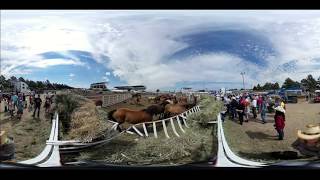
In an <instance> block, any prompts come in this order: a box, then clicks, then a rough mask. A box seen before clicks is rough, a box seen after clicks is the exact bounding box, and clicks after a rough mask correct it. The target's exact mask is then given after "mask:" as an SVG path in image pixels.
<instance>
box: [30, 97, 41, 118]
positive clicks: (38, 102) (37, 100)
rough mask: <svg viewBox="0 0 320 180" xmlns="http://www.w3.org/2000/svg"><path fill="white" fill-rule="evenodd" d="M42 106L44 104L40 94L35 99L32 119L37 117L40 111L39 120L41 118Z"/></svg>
mask: <svg viewBox="0 0 320 180" xmlns="http://www.w3.org/2000/svg"><path fill="white" fill-rule="evenodd" d="M41 104H42V100H41V98H40V94H38V95H37V96H36V98H35V99H34V111H33V115H32V117H35V114H36V111H37V110H38V118H39V115H40V107H41Z"/></svg>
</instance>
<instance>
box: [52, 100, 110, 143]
mask: <svg viewBox="0 0 320 180" xmlns="http://www.w3.org/2000/svg"><path fill="white" fill-rule="evenodd" d="M58 96H62V97H61V99H63V101H61V102H60V104H58V105H57V106H60V107H58V108H57V109H58V110H60V112H64V111H65V110H61V109H62V108H64V107H66V106H69V107H70V105H68V104H69V103H70V104H72V108H69V109H70V111H69V112H68V113H70V115H69V116H70V121H67V123H69V126H70V127H69V128H68V131H67V133H65V134H64V135H63V139H73V140H80V141H82V142H91V141H92V140H93V139H95V138H97V137H99V136H101V135H103V133H104V132H105V131H106V130H107V129H108V127H109V126H108V125H107V122H106V121H104V120H103V119H102V118H100V117H99V112H98V107H96V106H95V104H94V102H93V101H91V100H89V99H86V98H84V97H83V96H80V95H74V94H61V95H58ZM66 96H67V97H68V98H69V100H66V99H65V97H66ZM74 102H76V103H74ZM67 109H68V108H67ZM64 118H65V117H64ZM62 120H63V119H62Z"/></svg>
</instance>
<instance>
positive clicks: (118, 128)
mask: <svg viewBox="0 0 320 180" xmlns="http://www.w3.org/2000/svg"><path fill="white" fill-rule="evenodd" d="M121 124H122V123H118V125H117V130H118V131H119V132H122V129H121V127H120V125H121Z"/></svg>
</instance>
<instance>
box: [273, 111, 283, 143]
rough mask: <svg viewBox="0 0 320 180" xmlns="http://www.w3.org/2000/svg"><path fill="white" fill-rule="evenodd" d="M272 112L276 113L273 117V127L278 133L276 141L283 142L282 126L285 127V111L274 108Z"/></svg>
mask: <svg viewBox="0 0 320 180" xmlns="http://www.w3.org/2000/svg"><path fill="white" fill-rule="evenodd" d="M274 110H275V111H276V113H275V115H274V122H275V124H274V127H275V129H276V130H277V132H278V139H279V140H283V137H284V132H283V129H284V126H285V123H284V122H285V112H286V111H285V109H284V108H283V107H282V106H277V107H276V108H274Z"/></svg>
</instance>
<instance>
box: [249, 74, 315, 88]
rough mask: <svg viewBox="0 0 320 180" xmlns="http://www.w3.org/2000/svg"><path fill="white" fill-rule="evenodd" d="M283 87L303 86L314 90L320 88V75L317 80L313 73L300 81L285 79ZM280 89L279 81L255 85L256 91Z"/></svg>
mask: <svg viewBox="0 0 320 180" xmlns="http://www.w3.org/2000/svg"><path fill="white" fill-rule="evenodd" d="M281 88H285V89H287V88H302V89H304V90H306V91H310V92H313V91H315V90H316V89H320V76H319V77H318V79H317V80H316V79H315V78H313V76H312V75H311V74H309V75H308V76H307V77H306V78H304V79H302V80H301V81H300V82H298V81H294V80H292V79H291V78H289V77H288V78H287V79H285V81H284V83H283V84H282V86H281ZM277 89H280V86H279V83H278V82H276V83H270V82H267V83H265V84H264V85H263V86H261V85H260V84H257V86H254V87H253V90H254V91H259V90H277Z"/></svg>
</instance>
